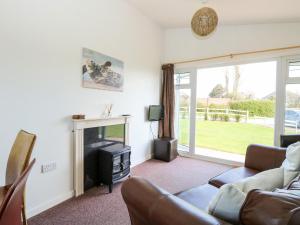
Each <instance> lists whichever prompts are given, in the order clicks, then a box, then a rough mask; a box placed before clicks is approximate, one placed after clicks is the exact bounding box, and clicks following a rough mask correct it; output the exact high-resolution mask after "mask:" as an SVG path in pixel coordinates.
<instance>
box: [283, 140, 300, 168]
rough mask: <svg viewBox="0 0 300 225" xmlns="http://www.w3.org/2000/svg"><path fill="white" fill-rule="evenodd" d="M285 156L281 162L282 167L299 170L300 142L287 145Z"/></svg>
mask: <svg viewBox="0 0 300 225" xmlns="http://www.w3.org/2000/svg"><path fill="white" fill-rule="evenodd" d="M285 158H286V159H285V160H284V161H283V163H282V167H283V168H284V169H285V170H289V171H300V142H296V143H294V144H291V145H290V146H288V147H287V149H286V156H285Z"/></svg>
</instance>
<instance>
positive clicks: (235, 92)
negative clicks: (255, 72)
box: [232, 66, 241, 99]
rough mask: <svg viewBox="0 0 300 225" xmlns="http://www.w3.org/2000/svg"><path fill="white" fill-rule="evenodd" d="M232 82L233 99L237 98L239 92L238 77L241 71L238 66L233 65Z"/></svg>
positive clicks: (239, 77)
mask: <svg viewBox="0 0 300 225" xmlns="http://www.w3.org/2000/svg"><path fill="white" fill-rule="evenodd" d="M234 72H235V73H234V82H233V91H232V93H233V99H237V98H238V93H239V86H240V79H241V72H240V67H239V66H234Z"/></svg>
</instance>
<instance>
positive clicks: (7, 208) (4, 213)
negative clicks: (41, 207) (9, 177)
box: [0, 159, 35, 225]
mask: <svg viewBox="0 0 300 225" xmlns="http://www.w3.org/2000/svg"><path fill="white" fill-rule="evenodd" d="M34 163H35V159H34V160H33V161H32V162H31V163H30V164H29V166H28V167H27V168H25V170H24V171H23V172H22V173H21V175H20V176H19V177H18V178H17V179H16V180H15V182H14V183H13V184H12V186H11V187H10V188H9V190H8V192H7V194H6V195H5V197H4V200H3V202H2V204H1V205H0V225H22V224H23V222H22V219H21V211H22V207H23V193H24V189H25V185H26V182H27V178H28V176H29V173H30V171H31V169H32V167H33V165H34Z"/></svg>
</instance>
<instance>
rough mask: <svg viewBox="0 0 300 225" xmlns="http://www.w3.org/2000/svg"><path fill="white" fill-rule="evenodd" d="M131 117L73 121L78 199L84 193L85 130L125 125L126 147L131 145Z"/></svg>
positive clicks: (75, 185) (76, 194)
mask: <svg viewBox="0 0 300 225" xmlns="http://www.w3.org/2000/svg"><path fill="white" fill-rule="evenodd" d="M129 121H130V116H119V117H109V118H95V119H79V120H77V119H73V137H74V138H73V142H74V146H73V149H74V151H73V152H74V163H73V165H74V191H75V196H76V197H78V196H80V195H82V194H83V193H84V129H87V128H93V127H103V126H111V125H118V124H124V125H125V145H129Z"/></svg>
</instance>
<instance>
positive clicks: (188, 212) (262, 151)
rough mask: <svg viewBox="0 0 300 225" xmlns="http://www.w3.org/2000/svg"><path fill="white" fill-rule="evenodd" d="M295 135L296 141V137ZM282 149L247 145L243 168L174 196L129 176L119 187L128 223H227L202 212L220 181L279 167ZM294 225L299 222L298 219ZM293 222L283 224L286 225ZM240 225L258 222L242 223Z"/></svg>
mask: <svg viewBox="0 0 300 225" xmlns="http://www.w3.org/2000/svg"><path fill="white" fill-rule="evenodd" d="M297 138H298V140H299V136H298V137H297ZM285 150H286V149H285V148H284V147H268V146H262V145H250V146H249V147H248V149H247V153H246V160H245V166H244V167H239V168H234V169H230V170H228V171H226V172H225V173H223V174H221V175H219V176H216V177H214V178H212V179H210V181H209V183H208V184H205V185H201V186H199V187H196V188H192V189H189V190H186V191H183V192H180V193H177V194H175V195H173V194H170V193H168V192H166V191H165V190H163V189H161V188H159V187H157V186H155V185H153V184H151V183H150V182H148V181H147V180H145V179H143V178H135V177H133V178H131V179H129V180H127V181H126V182H125V183H124V184H123V186H122V195H123V199H124V201H125V203H126V205H127V208H128V211H129V215H130V218H131V222H132V225H228V224H229V223H227V222H225V221H222V220H220V219H218V218H216V217H213V216H212V215H209V214H207V213H206V212H205V211H206V209H207V207H208V204H209V202H210V201H211V200H212V198H213V197H214V196H215V195H216V194H217V192H218V188H219V187H221V186H222V185H224V184H227V183H232V182H235V181H238V180H241V179H243V178H246V177H250V176H253V175H255V174H257V173H259V172H262V171H265V170H268V169H273V168H277V167H279V166H281V164H282V162H283V160H284V159H285V152H286V151H285ZM283 201H284V200H283ZM298 203H299V205H300V202H298ZM299 212H300V211H299ZM243 215H245V214H243ZM277 216H278V215H277ZM297 216H298V217H295V218H299V214H297ZM241 224H243V221H241ZM273 224H275V225H277V224H276V223H271V222H269V223H268V225H273ZM296 224H298V225H299V224H300V222H299V223H296ZM296 224H295V223H290V224H288V223H286V225H296ZM244 225H260V224H259V223H257V224H249V223H248V224H246V223H245V224H244ZM278 225H281V224H278ZM282 225H283V224H282Z"/></svg>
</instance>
